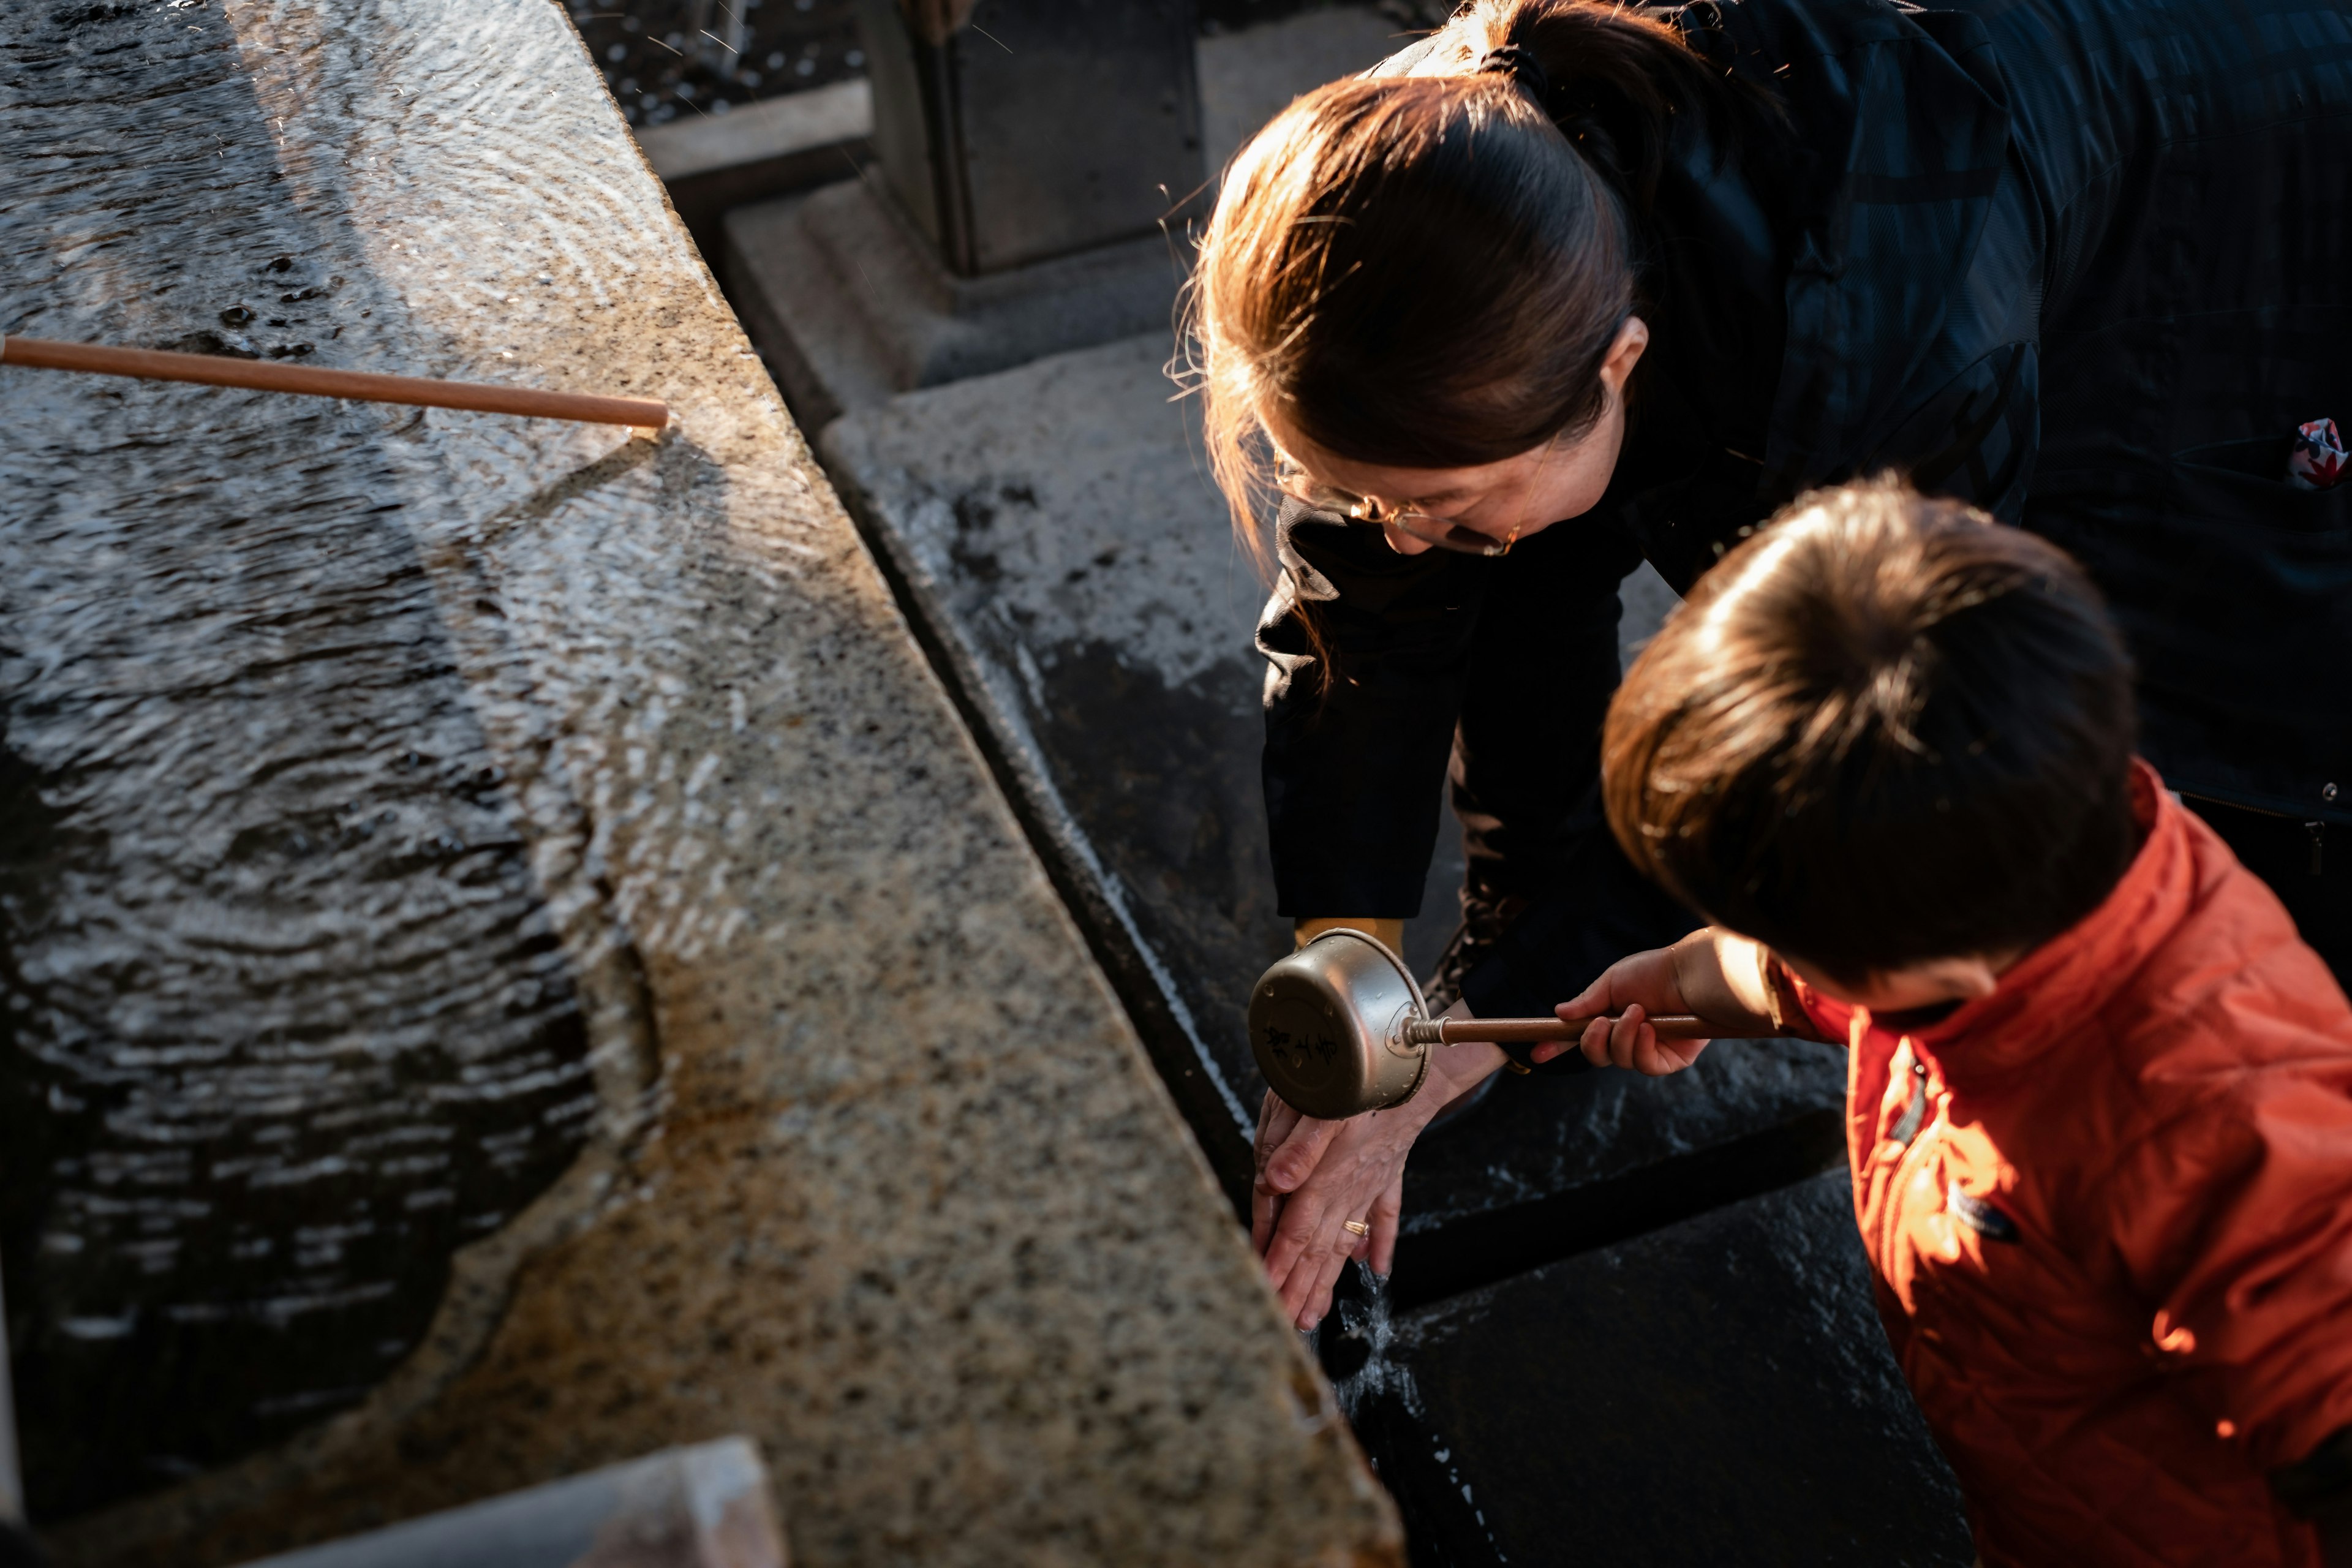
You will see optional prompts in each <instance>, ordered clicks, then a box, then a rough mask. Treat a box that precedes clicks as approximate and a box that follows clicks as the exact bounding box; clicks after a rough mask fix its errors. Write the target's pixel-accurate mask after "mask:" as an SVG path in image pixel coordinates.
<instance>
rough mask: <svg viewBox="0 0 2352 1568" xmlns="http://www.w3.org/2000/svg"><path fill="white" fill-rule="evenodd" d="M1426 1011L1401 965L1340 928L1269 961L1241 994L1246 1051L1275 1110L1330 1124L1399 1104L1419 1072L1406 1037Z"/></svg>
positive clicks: (1374, 943)
mask: <svg viewBox="0 0 2352 1568" xmlns="http://www.w3.org/2000/svg"><path fill="white" fill-rule="evenodd" d="M1428 1019H1429V1008H1428V1006H1427V1005H1425V1004H1424V1003H1423V1001H1422V997H1421V987H1420V986H1419V985H1418V984H1415V983H1414V981H1413V978H1412V973H1411V972H1409V971H1408V970H1407V969H1406V968H1405V966H1404V961H1403V960H1402V959H1401V958H1399V957H1397V955H1396V954H1395V953H1393V952H1390V951H1389V950H1388V946H1387V944H1386V943H1384V942H1381V941H1380V940H1379V939H1378V938H1376V937H1372V936H1369V935H1367V934H1366V933H1364V932H1362V931H1354V930H1351V929H1349V927H1346V926H1339V927H1336V928H1334V929H1332V930H1330V931H1325V932H1323V933H1322V934H1321V935H1320V936H1318V937H1317V938H1316V939H1315V940H1314V941H1312V942H1308V943H1307V944H1306V945H1305V946H1304V947H1301V948H1300V949H1299V950H1298V951H1297V952H1293V953H1291V954H1289V955H1288V956H1287V957H1285V958H1280V959H1277V960H1276V961H1275V963H1274V964H1273V966H1272V967H1270V968H1269V969H1267V970H1266V972H1265V973H1264V974H1261V975H1260V976H1258V982H1257V984H1256V986H1255V988H1254V989H1253V990H1252V991H1251V992H1250V1003H1249V1037H1250V1049H1251V1050H1252V1051H1253V1052H1255V1054H1256V1057H1257V1067H1258V1070H1259V1071H1260V1072H1262V1073H1264V1074H1265V1081H1266V1082H1267V1083H1269V1084H1271V1085H1273V1086H1274V1092H1275V1093H1276V1094H1278V1095H1280V1096H1281V1097H1282V1099H1283V1101H1284V1103H1286V1104H1287V1105H1289V1106H1290V1107H1291V1108H1292V1109H1293V1110H1297V1111H1299V1112H1300V1113H1301V1114H1303V1115H1307V1116H1317V1117H1323V1118H1326V1119H1328V1120H1332V1121H1337V1120H1339V1119H1341V1118H1343V1117H1349V1116H1360V1115H1362V1114H1363V1113H1364V1112H1365V1111H1368V1110H1384V1109H1386V1108H1387V1107H1389V1106H1391V1105H1402V1104H1403V1103H1404V1102H1405V1101H1406V1100H1411V1099H1412V1096H1413V1092H1414V1091H1415V1090H1416V1089H1420V1088H1421V1080H1422V1079H1423V1078H1425V1077H1427V1076H1428V1073H1429V1047H1427V1046H1426V1045H1422V1044H1418V1043H1416V1042H1414V1041H1412V1040H1410V1039H1408V1038H1407V1037H1406V1032H1405V1031H1406V1026H1407V1025H1410V1024H1416V1023H1426V1022H1427V1021H1428Z"/></svg>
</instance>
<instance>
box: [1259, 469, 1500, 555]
mask: <svg viewBox="0 0 2352 1568" xmlns="http://www.w3.org/2000/svg"><path fill="white" fill-rule="evenodd" d="M1274 488H1275V489H1277V490H1280V491H1281V492H1282V493H1283V494H1284V495H1286V496H1288V497H1289V498H1290V499H1291V500H1295V501H1299V502H1302V503H1304V504H1305V505H1307V506H1310V507H1313V508H1314V509H1315V510H1317V511H1328V512H1336V513H1338V514H1339V516H1340V517H1342V518H1345V519H1346V520H1347V521H1349V522H1354V523H1361V524H1363V525H1364V526H1365V527H1367V528H1393V529H1397V530H1399V531H1402V532H1405V533H1409V534H1411V535H1412V537H1413V538H1415V539H1418V540H1420V541H1421V542H1423V544H1432V545H1435V546H1436V547H1437V548H1438V549H1440V550H1451V551H1454V552H1456V553H1458V554H1463V555H1508V554H1509V553H1510V552H1511V546H1512V545H1514V544H1517V542H1519V530H1518V525H1517V524H1516V523H1514V524H1513V525H1512V527H1511V531H1510V532H1509V533H1508V534H1507V535H1506V536H1505V537H1504V538H1503V539H1501V540H1500V541H1497V540H1496V538H1495V536H1494V535H1492V534H1490V533H1480V532H1479V531H1477V530H1475V529H1470V528H1464V527H1463V526H1462V525H1461V524H1460V523H1457V522H1454V521H1452V520H1450V519H1447V518H1443V517H1433V516H1431V515H1430V514H1429V513H1428V512H1425V511H1423V510H1420V509H1419V508H1418V507H1410V506H1391V505H1390V504H1389V503H1388V502H1387V501H1384V500H1381V499H1380V498H1379V497H1378V496H1360V495H1358V494H1357V493H1356V492H1355V491H1353V490H1343V489H1340V488H1339V486H1337V485H1327V484H1325V483H1324V482H1323V481H1322V480H1320V479H1317V478H1315V477H1314V476H1313V475H1312V474H1309V473H1308V472H1307V470H1306V469H1304V468H1298V467H1297V466H1296V465H1293V464H1287V463H1286V464H1284V465H1283V466H1282V467H1281V468H1279V469H1277V470H1276V473H1275V478H1274Z"/></svg>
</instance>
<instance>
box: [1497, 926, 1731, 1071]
mask: <svg viewBox="0 0 2352 1568" xmlns="http://www.w3.org/2000/svg"><path fill="white" fill-rule="evenodd" d="M1691 1010H1692V1009H1691V1008H1690V1006H1689V1005H1688V1004H1686V1003H1685V1001H1684V998H1683V987H1682V981H1681V979H1680V978H1679V977H1678V976H1677V975H1676V973H1675V949H1674V948H1671V947H1660V948H1653V949H1651V950H1650V951H1649V952H1637V953H1635V954H1633V956H1632V957H1631V958H1621V959H1619V960H1618V961H1617V962H1616V963H1612V964H1611V965H1610V966H1609V968H1608V970H1607V971H1606V972H1605V973H1602V974H1601V978H1600V979H1598V980H1596V981H1594V982H1593V983H1592V984H1590V985H1588V986H1586V987H1585V988H1584V994H1582V995H1580V996H1579V997H1577V998H1576V999H1575V1000H1574V1001H1572V1002H1563V1003H1561V1004H1560V1005H1559V1006H1557V1007H1555V1008H1553V1009H1552V1011H1553V1012H1555V1013H1557V1014H1558V1015H1559V1016H1560V1017H1561V1018H1562V1019H1563V1020H1565V1021H1567V1022H1570V1023H1573V1022H1574V1021H1575V1020H1577V1019H1579V1018H1590V1019H1591V1020H1592V1022H1591V1024H1589V1025H1588V1026H1586V1027H1585V1031H1584V1037H1583V1038H1582V1039H1581V1040H1580V1041H1578V1042H1576V1046H1577V1047H1578V1048H1580V1049H1581V1050H1582V1051H1583V1052H1584V1056H1585V1059H1586V1060H1588V1061H1590V1062H1591V1064H1592V1065H1593V1066H1594V1067H1620V1068H1633V1070H1634V1071H1635V1072H1639V1073H1644V1074H1647V1075H1648V1076H1649V1077H1651V1078H1664V1076H1665V1075H1666V1074H1668V1073H1675V1072H1680V1071H1682V1070H1683V1068H1686V1067H1688V1066H1690V1065H1691V1063H1693V1062H1695V1061H1696V1060H1698V1054H1699V1053H1700V1052H1701V1051H1703V1050H1705V1049H1706V1047H1707V1042H1706V1041H1705V1040H1661V1039H1659V1038H1658V1032H1657V1030H1655V1029H1654V1028H1652V1027H1651V1026H1649V1025H1648V1024H1647V1023H1646V1022H1644V1021H1643V1020H1644V1019H1646V1018H1647V1017H1648V1016H1650V1015H1652V1014H1656V1013H1687V1012H1690V1011H1691ZM1612 1014H1615V1015H1619V1016H1618V1017H1617V1018H1616V1021H1615V1022H1614V1023H1612V1022H1611V1021H1610V1015H1612ZM1569 1049H1570V1045H1569V1043H1568V1042H1566V1041H1561V1042H1559V1043H1556V1044H1547V1045H1541V1046H1538V1047H1536V1048H1535V1049H1534V1050H1533V1051H1531V1052H1529V1053H1528V1056H1529V1057H1530V1058H1531V1059H1533V1060H1535V1061H1538V1062H1547V1061H1549V1060H1551V1059H1552V1058H1554V1057H1557V1056H1559V1055H1562V1054H1563V1053H1565V1052H1566V1051H1568V1050H1569Z"/></svg>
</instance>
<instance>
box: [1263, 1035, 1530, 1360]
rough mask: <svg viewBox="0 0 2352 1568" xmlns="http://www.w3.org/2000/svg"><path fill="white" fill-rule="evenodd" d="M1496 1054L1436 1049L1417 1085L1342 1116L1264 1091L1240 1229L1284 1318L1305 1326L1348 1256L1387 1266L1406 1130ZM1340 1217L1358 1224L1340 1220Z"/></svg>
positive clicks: (1322, 1307)
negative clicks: (1380, 1106) (1329, 1117)
mask: <svg viewBox="0 0 2352 1568" xmlns="http://www.w3.org/2000/svg"><path fill="white" fill-rule="evenodd" d="M1502 1064H1503V1053H1502V1052H1501V1051H1499V1050H1497V1049H1496V1047H1493V1046H1455V1047H1450V1048H1448V1049H1444V1050H1440V1051H1437V1052H1435V1053H1434V1054H1433V1057H1432V1058H1431V1061H1430V1070H1429V1075H1428V1077H1427V1079H1425V1080H1424V1081H1423V1088H1422V1091H1421V1092H1420V1093H1419V1094H1416V1095H1415V1096H1413V1098H1412V1099H1411V1100H1407V1101H1405V1102H1404V1103H1403V1104H1402V1105H1400V1106H1396V1107H1394V1108H1392V1109H1391V1110H1375V1111H1371V1112H1369V1113H1367V1114H1365V1115H1362V1116H1354V1117H1349V1119H1348V1120H1346V1121H1322V1120H1320V1119H1319V1118H1317V1117H1312V1116H1301V1115H1300V1114H1299V1113H1298V1112H1297V1111H1296V1110H1292V1109H1291V1108H1290V1106H1289V1105H1287V1104H1286V1103H1285V1102H1284V1101H1283V1100H1282V1099H1281V1097H1280V1096H1278V1095H1276V1094H1275V1093H1274V1092H1273V1091H1272V1090H1270V1089H1269V1090H1268V1091H1267V1092H1266V1097H1265V1105H1264V1106H1263V1107H1262V1108H1261V1109H1260V1110H1259V1112H1258V1124H1257V1174H1256V1180H1255V1184H1254V1186H1253V1188H1252V1191H1251V1194H1250V1239H1251V1240H1252V1242H1253V1243H1255V1246H1256V1247H1257V1250H1258V1252H1259V1254H1260V1255H1261V1256H1263V1257H1264V1258H1265V1270H1266V1277H1267V1279H1269V1280H1271V1281H1272V1282H1273V1285H1274V1289H1275V1291H1276V1294H1277V1295H1279V1296H1280V1297H1281V1298H1282V1305H1283V1310H1284V1311H1286V1313H1288V1314H1289V1316H1290V1321H1292V1322H1293V1323H1295V1324H1297V1326H1298V1327H1299V1328H1301V1329H1311V1328H1313V1327H1315V1325H1316V1324H1318V1323H1319V1322H1321V1321H1323V1317H1324V1314H1325V1313H1327V1312H1328V1311H1329V1310H1331V1288H1332V1287H1333V1286H1334V1285H1336V1284H1338V1283H1339V1271H1340V1270H1341V1269H1342V1268H1346V1267H1347V1265H1348V1261H1349V1259H1350V1258H1359V1259H1361V1260H1362V1261H1363V1262H1364V1263H1365V1264H1367V1265H1368V1266H1369V1267H1370V1269H1371V1271H1372V1272H1373V1273H1374V1274H1378V1275H1381V1276H1386V1275H1387V1273H1388V1272H1389V1270H1390V1268H1391V1266H1392V1265H1393V1264H1394V1262H1395V1260H1396V1242H1397V1222H1398V1220H1399V1218H1400V1217H1401V1216H1402V1213H1403V1209H1404V1166H1405V1157H1406V1156H1407V1155H1408V1154H1410V1153H1411V1152H1412V1145H1413V1142H1414V1140H1416V1139H1418V1138H1419V1137H1420V1136H1421V1133H1422V1130H1423V1128H1425V1127H1427V1126H1428V1125H1429V1123H1430V1121H1431V1119H1432V1118H1433V1117H1434V1116H1435V1115H1436V1114H1437V1112H1438V1111H1440V1110H1443V1109H1444V1107H1445V1106H1446V1105H1448V1104H1450V1103H1451V1102H1452V1101H1453V1100H1455V1099H1456V1098H1458V1097H1459V1096H1461V1095H1463V1094H1465V1093H1467V1092H1468V1091H1469V1090H1470V1089H1474V1088H1475V1087H1476V1086H1477V1084H1478V1083H1479V1082H1480V1081H1481V1080H1483V1079H1485V1078H1486V1076H1487V1075H1488V1074H1489V1073H1492V1072H1494V1071H1496V1069H1497V1068H1500V1067H1501V1066H1502ZM1350 1220H1353V1221H1355V1222H1357V1223H1358V1224H1359V1225H1360V1226H1363V1227H1364V1230H1363V1233H1362V1234H1359V1233H1357V1232H1356V1231H1352V1230H1350V1229H1349V1228H1348V1222H1349V1221H1350Z"/></svg>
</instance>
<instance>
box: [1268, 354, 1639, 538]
mask: <svg viewBox="0 0 2352 1568" xmlns="http://www.w3.org/2000/svg"><path fill="white" fill-rule="evenodd" d="M1649 342H1650V329H1649V328H1648V326H1646V325H1645V324H1644V323H1643V321H1642V319H1641V318H1640V317H1638V316H1629V317H1627V318H1626V321H1625V324H1624V326H1622V328H1620V329H1618V332H1617V341H1616V342H1614V343H1613V344H1612V345H1611V347H1610V350H1609V357H1608V358H1607V359H1606V360H1604V361H1603V362H1602V363H1601V386H1602V389H1603V391H1604V393H1605V395H1606V401H1605V404H1604V406H1603V407H1602V409H1601V417H1600V419H1599V420H1598V421H1596V422H1595V423H1594V424H1593V426H1592V427H1591V429H1589V430H1587V431H1585V432H1584V433H1583V434H1582V435H1580V436H1579V437H1576V439H1575V440H1573V441H1566V440H1555V441H1551V442H1549V443H1547V444H1546V445H1544V446H1541V447H1536V448H1535V449H1534V450H1532V451H1528V452H1521V453H1520V454H1518V455H1517V457H1513V458H1504V459H1503V460H1502V461H1500V462H1496V463H1484V464H1481V465H1479V466H1478V467H1476V468H1391V467H1388V466H1386V465H1384V464H1380V463H1363V462H1358V461H1357V460H1355V459H1354V458H1343V457H1340V456H1339V454H1338V453H1336V452H1327V451H1325V450H1324V449H1323V448H1322V447H1318V446H1317V445H1316V444H1315V443H1314V442H1312V441H1310V440H1308V439H1307V438H1306V437H1304V436H1302V435H1300V434H1299V433H1298V432H1297V430H1295V429H1293V428H1290V427H1289V426H1288V425H1287V424H1286V421H1285V420H1283V418H1282V417H1281V411H1280V410H1279V409H1271V410H1268V409H1262V410H1260V411H1259V418H1260V419H1261V420H1262V421H1263V423H1264V424H1265V428H1266V433H1267V434H1268V435H1269V436H1271V437H1274V441H1275V445H1276V446H1277V447H1280V448H1281V449H1282V451H1283V454H1284V455H1285V456H1286V457H1287V458H1290V460H1291V461H1292V462H1293V463H1296V464H1297V466H1298V467H1299V468H1301V469H1303V470H1305V472H1306V473H1307V476H1308V477H1309V478H1311V479H1314V480H1316V481H1317V482H1318V483H1319V484H1322V485H1326V486H1329V487H1331V488H1332V489H1339V490H1345V491H1348V492H1349V493H1350V494H1353V495H1358V496H1362V497H1365V498H1367V499H1369V500H1375V501H1378V502H1379V503H1381V506H1380V510H1381V511H1383V512H1387V511H1392V510H1406V511H1408V512H1412V513H1418V514H1420V515H1418V516H1408V517H1406V518H1404V519H1402V520H1401V521H1394V522H1387V523H1384V524H1382V526H1381V531H1382V532H1383V533H1385V534H1386V535H1387V536H1388V542H1389V547H1390V548H1391V549H1392V550H1394V551H1395V552H1397V553H1398V554H1400V555H1418V554H1420V553H1421V552H1423V551H1425V550H1433V549H1438V548H1451V549H1456V550H1466V551H1469V552H1474V553H1478V552H1484V553H1488V554H1498V553H1500V552H1501V551H1502V550H1504V549H1507V548H1508V547H1509V546H1510V545H1511V544H1512V543H1514V542H1517V541H1518V540H1522V539H1525V538H1527V537H1528V535H1530V534H1535V533H1540V532H1542V531H1544V530H1545V529H1547V528H1549V527H1550V526H1551V525H1552V524H1553V523H1555V522H1559V521H1561V520H1563V519H1566V518H1571V517H1581V516H1582V515H1583V514H1584V513H1586V512H1588V511H1591V510H1592V509H1593V507H1594V506H1596V505H1597V504H1599V502H1600V500H1601V492H1603V491H1604V490H1606V489H1608V488H1609V478H1610V476H1611V475H1612V473H1614V472H1615V471H1616V468H1617V452H1618V448H1619V447H1621V446H1622V444H1623V442H1624V438H1625V396H1624V394H1625V381H1626V378H1627V377H1628V376H1630V375H1632V374H1633V366H1634V365H1635V364H1636V363H1639V362H1640V360H1641V358H1642V351H1643V349H1645V348H1647V347H1648V346H1649ZM1441 541H1442V544H1441Z"/></svg>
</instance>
